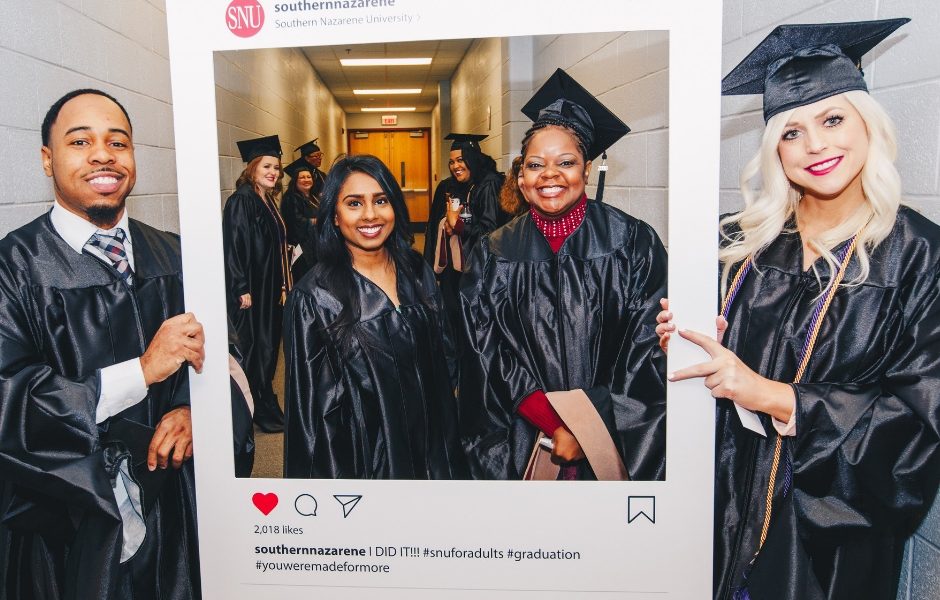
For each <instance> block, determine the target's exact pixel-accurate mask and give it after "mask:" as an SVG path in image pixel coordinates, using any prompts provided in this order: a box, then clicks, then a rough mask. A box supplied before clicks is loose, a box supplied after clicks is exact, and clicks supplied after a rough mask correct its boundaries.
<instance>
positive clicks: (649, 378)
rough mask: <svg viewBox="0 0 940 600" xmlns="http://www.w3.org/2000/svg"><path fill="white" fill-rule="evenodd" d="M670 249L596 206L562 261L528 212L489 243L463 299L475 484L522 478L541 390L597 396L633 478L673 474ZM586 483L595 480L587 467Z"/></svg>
mask: <svg viewBox="0 0 940 600" xmlns="http://www.w3.org/2000/svg"><path fill="white" fill-rule="evenodd" d="M665 286H666V252H665V250H664V249H663V245H662V243H661V242H660V241H659V237H658V236H657V235H656V232H655V231H653V229H652V228H651V227H650V226H649V225H647V224H646V223H644V222H642V221H639V220H637V219H635V218H633V217H631V216H629V215H627V214H624V213H623V212H621V211H619V210H617V209H615V208H613V207H611V206H608V205H605V204H599V203H595V202H592V201H589V202H588V203H587V209H586V215H585V217H584V221H583V222H582V223H581V225H580V226H579V227H578V229H577V230H575V231H574V233H572V234H571V236H570V237H569V238H568V239H567V240H565V243H564V245H562V247H561V249H560V250H559V252H558V254H557V255H556V254H554V253H553V252H552V249H551V247H550V246H549V245H548V242H547V241H546V240H545V237H544V236H543V235H542V233H541V232H540V231H539V230H538V228H536V226H535V224H534V223H533V222H532V219H531V217H530V215H529V214H528V213H526V214H524V215H520V216H519V217H516V218H515V219H514V220H513V221H511V222H510V223H509V224H508V225H506V226H505V227H502V228H500V229H498V230H496V231H495V232H494V233H492V234H490V235H489V236H485V237H484V238H483V241H482V243H480V244H479V245H478V246H477V247H476V249H475V250H474V252H473V254H472V256H471V259H470V266H469V269H468V270H466V271H465V272H464V276H463V282H462V285H461V290H460V297H461V307H462V310H463V325H464V328H465V333H466V337H467V340H468V349H467V350H466V351H465V352H464V354H463V356H462V359H461V370H460V425H461V436H462V440H463V443H464V446H465V448H466V450H467V452H468V455H469V460H470V468H471V471H472V473H473V476H474V477H475V478H485V479H520V478H521V476H522V473H523V471H524V470H525V466H526V463H527V461H528V459H529V455H530V454H531V452H532V447H533V445H534V443H535V439H536V436H537V433H538V432H537V430H536V428H535V427H534V426H532V425H531V424H529V423H528V421H526V420H525V419H523V418H522V417H521V416H519V415H518V413H517V412H516V410H517V408H518V406H519V404H520V402H521V401H522V400H523V399H524V398H526V397H527V396H528V395H529V394H531V393H532V392H534V391H536V390H544V391H546V392H552V391H561V390H570V389H577V388H581V389H583V390H585V391H588V390H593V391H592V393H590V394H589V396H590V397H591V400H592V402H594V403H595V408H597V411H598V413H599V414H600V416H601V418H602V419H603V420H604V422H605V424H606V425H607V427H608V430H609V431H610V433H611V436H612V438H613V440H614V443H615V445H616V446H617V448H618V450H619V451H620V454H621V457H622V458H623V460H624V465H625V466H626V467H627V471H628V473H629V474H630V477H631V479H645V480H652V479H662V478H663V476H664V473H665V451H666V439H665V408H666V391H665V357H664V356H663V354H662V351H661V350H660V349H659V346H658V342H657V338H656V334H655V331H654V329H655V316H656V313H657V312H658V310H659V304H658V302H659V299H660V298H662V297H663V296H664V294H665ZM579 477H581V478H592V477H593V473H591V472H590V468H589V467H588V466H587V465H586V464H581V466H580V469H579Z"/></svg>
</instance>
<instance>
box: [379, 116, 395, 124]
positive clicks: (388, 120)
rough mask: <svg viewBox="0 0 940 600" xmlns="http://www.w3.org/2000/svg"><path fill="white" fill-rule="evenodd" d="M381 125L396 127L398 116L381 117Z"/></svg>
mask: <svg viewBox="0 0 940 600" xmlns="http://www.w3.org/2000/svg"><path fill="white" fill-rule="evenodd" d="M382 125H398V115H382Z"/></svg>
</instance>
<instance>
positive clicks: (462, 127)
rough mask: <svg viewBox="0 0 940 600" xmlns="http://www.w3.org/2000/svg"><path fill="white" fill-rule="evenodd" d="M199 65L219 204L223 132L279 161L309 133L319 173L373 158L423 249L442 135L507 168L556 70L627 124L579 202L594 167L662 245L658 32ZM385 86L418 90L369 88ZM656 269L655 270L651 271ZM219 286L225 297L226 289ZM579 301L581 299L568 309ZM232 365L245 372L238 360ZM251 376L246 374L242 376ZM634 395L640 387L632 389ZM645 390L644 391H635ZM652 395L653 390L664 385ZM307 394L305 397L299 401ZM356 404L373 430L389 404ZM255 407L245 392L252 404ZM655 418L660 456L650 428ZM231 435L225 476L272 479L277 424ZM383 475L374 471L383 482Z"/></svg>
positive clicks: (310, 50) (240, 414)
mask: <svg viewBox="0 0 940 600" xmlns="http://www.w3.org/2000/svg"><path fill="white" fill-rule="evenodd" d="M421 57H428V58H431V63H430V64H429V65H424V66H373V67H349V66H343V65H342V64H341V63H340V61H341V60H344V59H348V58H354V59H361V58H371V59H384V58H393V59H402V58H421ZM213 61H214V69H215V100H216V114H217V125H218V128H217V131H218V147H219V153H220V156H219V175H220V182H221V189H220V200H221V204H220V211H221V210H224V206H225V203H226V201H227V200H228V199H229V198H230V197H231V196H232V195H233V194H234V193H235V192H236V191H237V186H236V181H237V180H238V179H239V177H240V176H242V175H244V173H243V171H244V169H245V163H244V162H243V160H242V157H241V155H240V152H239V147H238V145H237V142H239V141H243V140H249V139H254V138H260V137H265V136H271V135H277V136H278V146H279V149H280V152H281V159H280V162H281V165H282V167H287V166H288V165H289V164H291V163H292V162H294V161H296V160H300V159H302V151H301V150H300V148H301V147H302V146H303V145H304V144H305V143H308V142H310V141H311V140H315V144H316V147H317V149H318V150H319V152H320V153H322V157H321V158H320V160H321V164H320V167H319V168H320V170H321V171H322V172H323V173H328V171H329V168H330V165H331V164H333V163H334V162H336V161H337V160H338V159H340V158H342V157H343V156H348V155H357V154H371V155H374V156H376V157H378V158H379V159H380V160H381V161H382V162H383V163H384V164H385V165H386V166H387V167H388V168H389V171H390V172H391V174H392V175H393V176H394V179H395V182H396V183H397V185H398V186H400V188H401V189H402V192H403V197H404V200H405V204H406V206H407V210H408V214H409V218H410V222H411V227H410V228H409V233H411V234H413V235H414V245H413V247H414V248H415V250H417V251H418V252H424V250H425V244H428V245H429V246H433V245H434V241H435V240H434V239H433V238H434V237H435V236H436V235H437V234H438V221H439V219H440V215H441V213H440V211H437V213H435V210H434V207H433V206H432V204H433V203H432V199H433V198H434V193H435V190H436V188H437V187H438V186H439V185H441V182H442V181H443V180H445V179H447V178H448V177H450V176H451V172H450V171H449V168H448V159H449V154H450V148H451V142H450V141H449V140H445V139H444V137H445V136H446V135H448V134H449V133H452V132H457V133H470V134H480V135H485V136H486V137H485V138H484V139H483V140H482V141H480V142H479V145H480V148H481V150H482V152H483V153H485V154H487V155H489V156H490V157H492V158H493V159H494V161H495V163H496V167H497V169H498V170H499V171H500V172H502V173H506V172H508V171H509V170H510V169H511V166H512V165H511V163H512V160H513V158H515V157H517V156H519V153H520V144H521V141H522V139H523V137H524V135H525V133H526V131H527V129H528V128H529V127H530V126H531V124H532V122H531V121H530V120H529V118H527V117H526V116H525V115H524V114H523V113H522V112H521V108H522V106H523V105H524V104H525V103H526V102H527V101H528V100H529V98H530V97H531V96H532V95H533V93H534V92H535V90H537V89H538V88H539V87H540V86H541V85H542V83H543V82H544V81H545V80H546V79H548V78H549V76H551V75H552V73H553V72H554V71H555V70H556V69H558V68H562V69H564V70H565V71H566V72H567V73H568V74H570V75H571V76H572V77H573V78H574V79H576V80H577V81H578V82H579V83H580V84H581V85H582V86H584V88H586V89H587V90H588V92H590V93H591V94H593V95H594V96H595V97H596V98H597V100H598V101H599V102H600V103H602V104H603V105H604V106H606V107H607V108H608V109H610V111H611V112H613V113H614V114H615V115H616V116H617V117H619V118H620V119H622V120H623V121H624V122H625V123H626V124H627V125H628V126H629V128H630V130H631V131H630V132H629V133H628V134H627V135H626V136H624V137H623V138H621V139H620V140H619V141H617V142H615V143H614V144H613V145H612V146H611V147H610V148H608V149H607V152H606V156H605V157H603V158H602V157H598V158H597V159H596V160H594V161H593V164H592V165H591V168H590V175H589V178H588V180H587V188H586V194H587V196H588V198H592V199H594V198H596V197H597V195H598V182H599V178H600V177H601V176H603V177H604V186H603V198H602V202H603V203H604V204H607V205H609V206H611V207H614V208H615V209H618V210H619V211H622V212H624V213H626V214H627V215H630V217H632V218H635V219H639V220H640V221H642V222H644V223H646V224H648V225H649V226H650V227H651V228H652V230H653V231H655V233H656V235H657V236H658V238H659V239H660V240H661V241H662V244H663V245H665V246H666V247H668V236H667V234H668V232H667V221H668V219H667V216H668V195H669V194H668V162H669V148H668V140H669V106H668V98H669V89H668V86H669V32H668V31H626V32H599V33H576V34H561V35H536V36H516V37H503V38H483V39H456V40H427V41H409V42H390V43H372V44H342V45H331V46H309V47H297V48H266V49H252V50H228V51H216V52H214V53H213ZM388 89H409V90H418V92H417V93H410V94H394V95H391V94H380V93H377V92H382V91H384V90H388ZM356 90H360V91H363V92H364V93H357V92H356ZM370 92H372V93H370ZM403 108H405V109H411V108H413V110H401V109H403ZM364 109H377V110H368V111H366V110H364ZM308 149H309V147H308ZM290 180H291V178H290V177H289V176H285V177H284V178H283V181H282V186H283V188H284V189H285V190H286V189H287V188H288V185H289V182H290ZM283 197H284V196H283V195H279V196H278V197H277V201H276V203H275V205H276V206H277V208H278V211H279V212H280V208H281V206H280V200H281V199H282V198H283ZM281 218H282V219H283V217H281ZM223 227H225V225H223ZM429 237H430V238H432V239H430V240H429V239H428V238H429ZM271 241H272V244H273V243H274V241H273V240H271ZM429 242H430V243H429ZM226 260H227V259H226ZM662 277H663V278H665V273H662ZM295 284H296V282H295ZM227 294H228V295H229V296H231V294H230V293H229V291H227ZM592 302H593V301H589V302H587V304H589V306H587V307H586V309H585V310H584V311H583V312H584V314H589V313H590V312H591V307H592V306H593V305H592V304H591V303H592ZM233 303H234V299H233V298H231V297H229V298H228V301H227V305H228V307H229V317H230V321H231V320H232V316H233V315H234V316H236V317H238V316H241V315H238V314H237V312H236V311H238V310H240V309H239V308H237V307H233ZM582 308H585V307H579V308H578V309H577V310H581V309H582ZM248 310H251V309H248ZM458 326H459V325H458ZM647 329H649V328H647ZM648 333H649V332H648V331H646V334H647V335H648ZM629 335H631V336H633V335H636V333H633V334H629ZM262 337H265V340H263V343H266V344H267V346H266V348H267V349H266V350H265V351H264V353H265V354H266V356H267V358H268V365H267V366H266V368H267V369H269V370H270V369H271V367H270V359H271V357H272V356H273V354H272V353H273V352H276V355H277V360H276V366H275V367H274V369H273V373H274V375H273V377H272V378H271V390H270V391H271V392H272V393H273V394H274V396H275V397H276V399H277V400H276V401H277V402H278V405H279V407H280V408H283V405H284V402H285V393H284V390H285V368H284V364H285V358H284V354H283V345H282V344H281V343H280V342H279V341H275V340H273V339H271V338H273V337H275V336H273V335H271V334H269V333H265V334H263V335H262ZM621 337H623V336H621ZM631 342H632V340H626V341H625V343H626V344H630V343H631ZM244 345H245V346H246V347H250V346H251V344H250V343H246V344H244ZM272 349H273V350H272ZM617 351H619V348H611V349H610V350H609V351H607V352H605V353H599V354H598V356H597V357H596V358H595V362H596V363H597V364H602V363H603V364H609V363H610V362H611V361H613V360H615V359H614V358H612V357H611V356H610V355H611V354H616V352H617ZM249 352H250V348H249ZM243 354H247V353H243ZM597 361H600V362H599V363H598V362H597ZM604 361H606V363H604ZM245 366H246V367H249V368H246V369H245V370H246V372H247V371H249V370H250V366H249V365H245ZM346 376H347V377H349V376H350V374H349V373H347V374H346ZM248 379H251V378H250V377H249V378H248ZM257 379H258V378H257V377H256V378H255V381H252V382H251V383H252V384H256V383H257ZM596 379H597V382H598V383H601V384H603V379H604V375H603V374H597V376H596ZM661 383H662V382H661ZM248 387H250V388H252V390H251V391H252V395H253V396H257V395H259V394H258V393H257V392H256V389H254V388H255V387H256V386H255V385H249V386H248ZM458 393H459V390H458ZM644 393H645V392H643V391H641V392H640V395H643V394H644ZM656 393H658V392H656V391H655V390H652V389H651V390H650V391H649V392H648V394H649V395H653V394H656ZM661 393H662V396H663V399H664V397H665V387H664V385H663V388H662V392H661ZM262 395H263V393H262ZM397 400H398V401H399V402H403V401H404V400H406V399H402V398H398V399H397ZM315 401H316V399H315V398H311V402H315ZM370 401H373V402H374V399H371V400H370V399H369V398H366V399H365V400H364V402H365V407H364V411H365V413H370V411H371V413H370V414H371V415H372V416H371V417H370V418H371V419H372V420H373V421H375V422H376V423H378V425H377V426H375V427H373V430H375V431H380V432H381V431H387V428H384V427H383V426H382V419H383V414H385V412H383V411H388V410H389V405H388V404H383V405H381V406H378V405H376V406H370V405H369V404H368V403H369V402H370ZM616 402H617V401H616V399H615V400H613V404H614V406H607V408H605V410H607V409H609V410H610V419H608V422H607V425H608V427H609V429H610V430H611V431H612V432H613V433H612V434H611V436H612V438H614V439H616V431H617V428H618V421H623V418H622V417H623V411H626V410H627V406H626V405H621V406H616ZM258 404H259V403H258V401H257V400H256V401H255V402H254V407H255V410H258ZM232 406H233V424H234V426H235V427H236V429H237V428H239V427H241V428H242V432H243V433H244V431H245V428H246V427H247V426H248V425H247V421H246V419H248V418H249V417H247V416H246V415H247V414H248V413H247V412H246V410H245V409H246V406H245V405H244V404H243V403H242V402H241V400H240V399H237V398H236V399H233V405H232ZM362 411H363V409H360V412H362ZM664 420H665V417H664V416H663V422H664ZM620 425H621V429H623V426H622V423H621V424H620ZM660 427H662V429H660V430H659V435H661V436H662V438H663V440H662V448H663V453H665V432H664V426H663V425H660ZM238 437H239V433H238V431H236V459H235V468H236V471H237V472H238V473H237V475H238V476H241V477H245V476H250V477H254V478H279V477H282V476H283V474H284V464H283V460H284V434H283V433H280V432H265V431H262V430H261V429H259V428H258V427H255V428H254V444H255V446H254V458H253V464H249V463H247V462H246V461H245V458H244V456H243V457H242V458H241V462H240V458H239V451H238V448H237V440H238ZM242 437H244V435H243V436H242ZM380 437H381V436H380ZM373 441H374V440H373ZM388 443H389V441H388V440H385V441H382V440H379V441H374V443H373V444H372V445H371V446H370V447H371V449H372V450H373V451H374V452H375V453H376V454H375V455H373V456H370V457H368V458H367V459H366V461H367V462H368V461H370V460H371V462H372V463H373V464H380V463H381V462H382V460H383V459H382V457H381V456H379V453H380V451H381V450H382V448H383V447H384V446H385V445H386V444H388ZM242 450H243V451H244V450H245V448H244V447H243V448H242ZM340 452H342V451H341V450H340ZM379 471H381V469H379ZM391 477H393V476H389V475H387V474H386V477H384V478H391ZM379 478H383V477H381V476H380V477H379ZM465 478H470V477H465Z"/></svg>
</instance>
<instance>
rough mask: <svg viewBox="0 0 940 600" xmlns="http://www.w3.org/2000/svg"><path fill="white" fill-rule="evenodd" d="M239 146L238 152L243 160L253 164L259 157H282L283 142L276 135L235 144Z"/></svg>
mask: <svg viewBox="0 0 940 600" xmlns="http://www.w3.org/2000/svg"><path fill="white" fill-rule="evenodd" d="M235 143H236V144H238V151H239V152H240V153H241V155H242V160H243V161H245V162H251V161H252V160H254V159H256V158H258V157H259V156H276V157H278V158H280V157H281V140H280V139H278V137H277V136H276V135H269V136H267V137H260V138H255V139H253V140H242V141H240V142H235Z"/></svg>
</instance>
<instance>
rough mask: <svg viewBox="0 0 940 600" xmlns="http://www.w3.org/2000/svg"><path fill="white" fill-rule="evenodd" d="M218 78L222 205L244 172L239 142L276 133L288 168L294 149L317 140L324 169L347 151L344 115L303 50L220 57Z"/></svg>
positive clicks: (238, 52) (247, 52)
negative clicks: (237, 143) (322, 156)
mask: <svg viewBox="0 0 940 600" xmlns="http://www.w3.org/2000/svg"><path fill="white" fill-rule="evenodd" d="M215 78H216V79H215V83H216V88H215V89H216V104H217V111H218V114H217V118H218V133H219V172H220V175H221V184H222V198H223V200H224V199H225V198H226V197H228V195H229V194H231V192H232V188H233V187H234V184H235V180H236V179H237V178H238V175H239V174H240V173H241V171H242V169H243V168H244V163H242V160H241V158H240V156H239V154H238V147H237V146H236V142H237V141H238V140H243V139H249V138H254V137H261V136H265V135H272V134H275V133H276V134H277V135H278V136H279V137H280V139H281V149H282V151H283V153H284V154H283V157H282V161H283V162H284V164H287V163H289V162H291V161H292V160H294V159H295V158H297V157H299V153H297V152H294V148H296V147H297V146H299V145H300V144H302V143H304V142H306V141H308V140H310V139H312V138H315V137H318V138H320V139H319V141H318V142H317V144H318V145H319V146H320V148H321V149H322V150H323V154H324V167H329V164H330V161H332V160H333V157H335V156H336V155H337V154H339V153H340V152H345V150H346V147H345V136H344V135H343V133H342V131H343V129H344V128H345V127H346V115H345V113H343V111H342V110H341V109H340V107H339V105H338V104H337V103H336V100H335V99H334V98H333V95H332V94H331V93H330V92H329V90H327V89H326V87H325V86H324V85H323V82H322V81H321V80H320V78H319V77H317V74H316V72H314V70H313V67H312V66H311V65H310V62H309V61H308V60H307V58H306V57H305V56H304V55H303V53H302V52H300V51H299V50H296V49H293V48H271V49H266V50H235V51H228V52H218V53H216V55H215Z"/></svg>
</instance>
